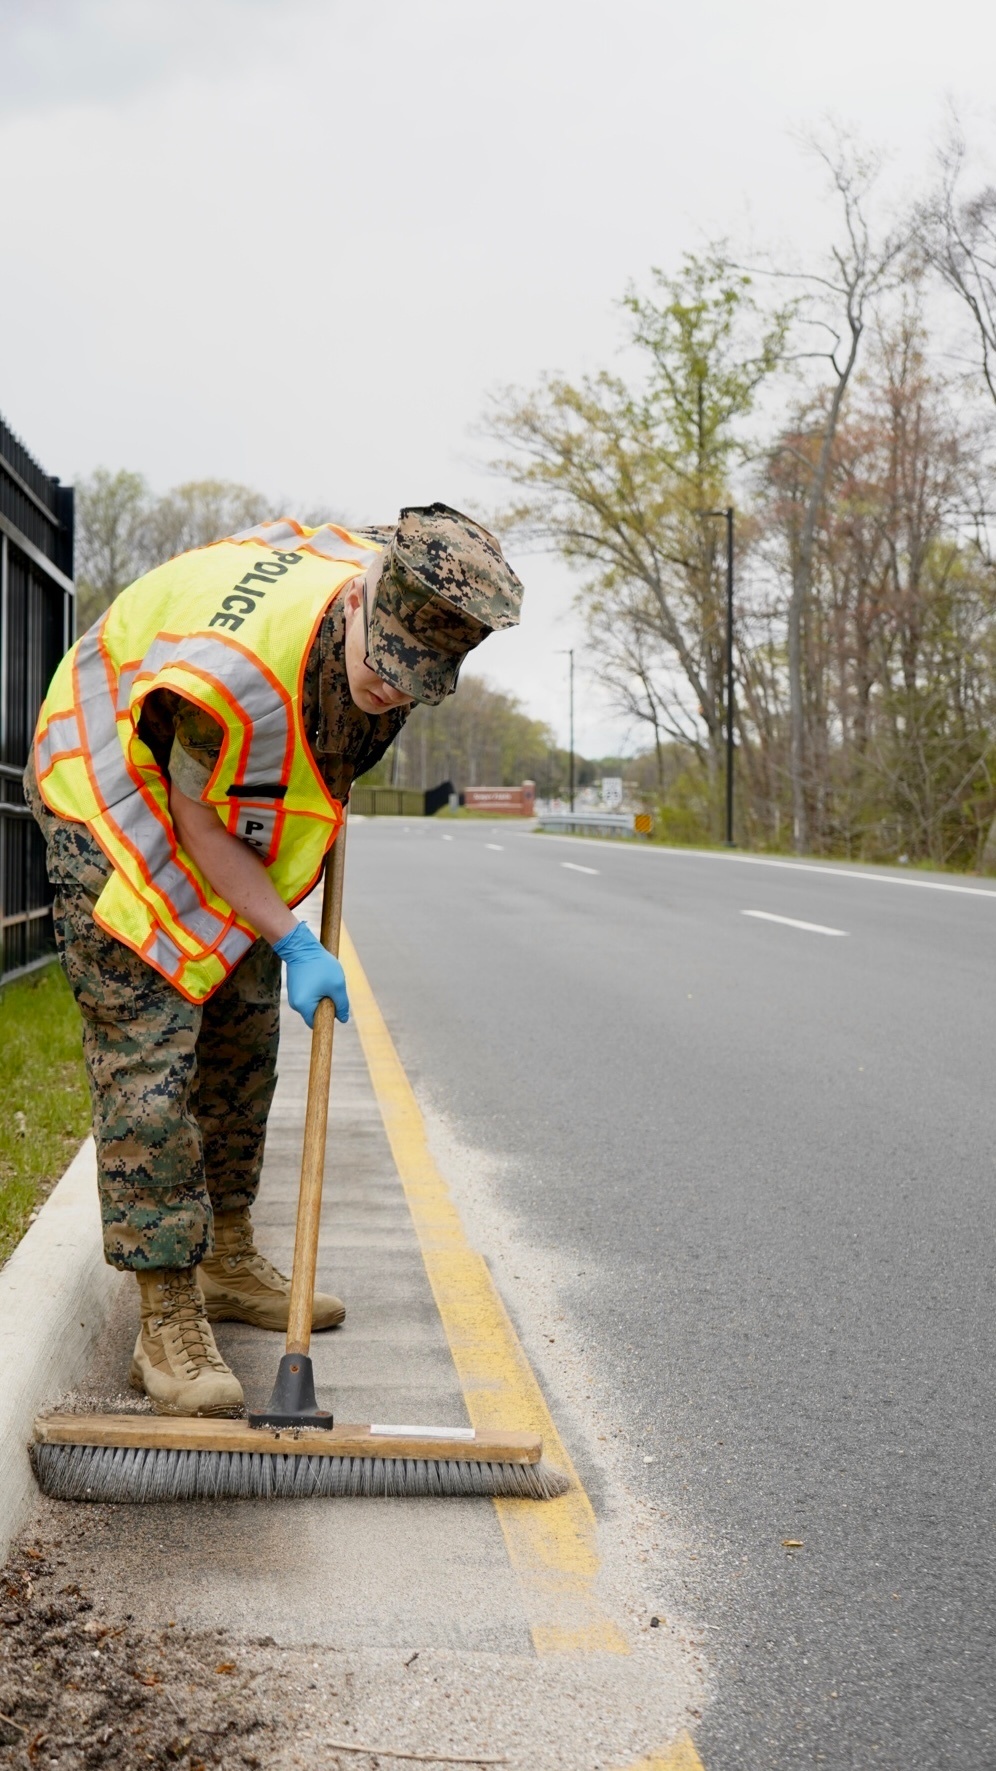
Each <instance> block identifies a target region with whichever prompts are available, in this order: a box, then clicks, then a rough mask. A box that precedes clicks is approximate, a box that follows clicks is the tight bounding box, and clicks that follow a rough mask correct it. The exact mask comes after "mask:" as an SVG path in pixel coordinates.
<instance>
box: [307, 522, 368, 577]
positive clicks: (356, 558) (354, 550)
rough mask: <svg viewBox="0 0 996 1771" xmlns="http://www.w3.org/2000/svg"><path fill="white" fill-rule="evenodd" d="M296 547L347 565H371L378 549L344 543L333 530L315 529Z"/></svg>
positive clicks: (350, 542)
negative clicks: (342, 561)
mask: <svg viewBox="0 0 996 1771" xmlns="http://www.w3.org/2000/svg"><path fill="white" fill-rule="evenodd" d="M298 547H299V548H300V549H302V550H303V552H305V553H317V554H320V555H321V557H322V559H323V560H345V561H346V562H347V564H349V565H357V566H363V567H364V568H366V567H367V566H371V565H373V562H374V560H375V559H376V558H377V556H378V554H379V552H380V549H379V548H377V547H357V546H356V544H355V543H354V542H352V541H344V540H343V538H342V536H341V535H337V534H336V533H335V530H334V529H316V530H315V533H314V534H313V535H308V536H306V537H305V539H304V540H303V541H299V542H298Z"/></svg>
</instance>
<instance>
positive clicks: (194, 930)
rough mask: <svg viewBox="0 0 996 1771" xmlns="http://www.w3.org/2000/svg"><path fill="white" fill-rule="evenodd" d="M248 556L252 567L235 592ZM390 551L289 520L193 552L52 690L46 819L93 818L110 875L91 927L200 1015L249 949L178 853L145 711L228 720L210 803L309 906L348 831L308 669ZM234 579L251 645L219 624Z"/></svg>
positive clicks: (72, 657)
mask: <svg viewBox="0 0 996 1771" xmlns="http://www.w3.org/2000/svg"><path fill="white" fill-rule="evenodd" d="M236 546H238V549H239V551H238V552H237V553H236V551H235V549H236ZM245 546H248V548H249V557H250V562H251V566H252V570H251V572H249V573H248V574H247V575H246V576H245V578H244V579H241V578H240V574H242V573H244V572H245V567H244V565H242V564H241V563H240V562H241V561H242V560H245V558H246V553H245V550H244V549H245ZM379 551H380V550H379V549H378V547H377V546H376V544H371V545H370V546H367V545H365V544H364V542H363V538H362V537H360V536H356V535H353V534H351V533H350V532H349V531H348V530H345V529H339V528H338V526H337V525H333V524H326V525H322V526H321V527H320V528H317V529H310V528H307V527H305V526H303V525H302V524H300V523H294V522H292V521H290V520H286V521H285V520H281V521H279V522H274V523H265V524H262V525H258V526H257V527H256V528H255V529H252V530H249V531H247V532H246V533H245V534H244V536H242V537H238V538H232V537H230V538H229V539H228V541H227V542H224V541H223V542H218V543H215V544H214V545H213V546H212V547H209V548H203V549H200V550H196V551H195V552H194V553H191V554H185V555H182V556H181V557H180V558H178V559H177V560H174V561H170V562H168V563H167V564H166V565H165V566H161V567H157V568H156V569H155V570H154V571H153V572H151V573H149V574H148V575H147V577H146V578H145V579H142V580H141V581H139V582H138V583H136V584H135V585H133V586H130V587H129V588H128V589H127V590H126V591H124V592H122V594H121V596H120V597H119V598H117V599H116V600H115V602H114V604H113V605H112V607H111V609H110V610H109V611H108V612H107V614H106V615H105V616H103V617H101V619H100V621H99V622H98V623H97V624H96V625H95V627H94V628H93V629H92V630H91V631H90V632H89V633H87V634H85V635H84V636H83V638H82V639H81V640H80V641H79V642H78V643H77V645H76V646H74V647H73V649H72V651H71V653H70V654H69V655H68V656H67V658H66V659H65V660H64V662H63V664H62V665H60V667H59V669H58V670H57V672H56V675H55V677H54V679H53V682H52V685H51V686H50V689H49V695H48V699H47V700H46V705H45V708H44V709H43V712H42V716H41V718H40V720H39V726H38V733H37V757H38V763H39V781H40V782H41V781H42V779H43V777H44V780H45V786H44V788H43V796H44V798H45V800H46V803H47V804H48V805H50V807H51V809H52V810H53V811H54V812H56V813H57V814H58V815H59V816H61V817H67V818H79V819H81V820H82V821H83V822H85V823H86V824H87V825H88V827H89V828H90V830H91V832H92V834H93V835H94V837H95V838H96V839H97V840H98V842H99V843H100V845H101V847H102V848H103V850H104V852H105V854H106V855H107V857H108V859H109V861H110V862H111V864H112V873H111V875H110V878H109V879H108V881H107V884H106V885H105V887H104V890H103V892H102V893H101V897H100V900H99V902H98V905H97V907H96V911H95V915H96V919H97V921H98V922H99V924H100V926H101V927H105V928H106V929H107V930H108V932H109V933H110V934H112V935H114V936H115V937H116V938H117V939H119V940H121V941H122V942H123V943H124V944H125V945H126V946H128V947H130V948H131V949H132V950H133V951H134V952H136V953H139V954H141V955H142V956H143V957H144V958H145V959H146V960H147V962H148V963H149V965H151V966H153V967H155V969H156V970H158V971H160V972H161V973H162V974H163V976H165V977H168V978H169V979H170V981H171V983H172V984H173V985H174V987H175V988H176V989H177V990H178V991H179V992H180V993H181V994H182V995H184V996H186V997H187V998H188V999H189V1000H190V1001H192V1002H195V1001H197V1002H199V1001H203V1000H204V999H205V998H206V997H208V996H210V995H211V993H212V991H214V990H215V989H217V988H218V986H219V984H221V983H222V982H223V981H224V979H225V977H226V976H228V974H229V973H230V971H231V970H232V968H233V967H234V966H235V965H237V964H238V963H239V961H240V960H241V959H242V958H243V957H244V955H245V954H246V952H247V951H248V949H249V948H250V946H251V945H252V942H253V940H254V939H255V935H254V933H253V931H252V930H251V929H247V927H246V925H245V924H244V923H241V922H240V921H239V919H238V918H237V917H236V916H235V913H234V911H233V910H232V909H231V907H230V906H229V905H228V904H226V903H225V902H224V900H223V899H222V897H221V896H220V894H219V893H218V892H216V891H215V890H214V888H213V887H212V886H211V884H210V882H209V881H208V880H206V879H205V878H204V877H203V876H202V875H201V873H200V870H199V869H198V867H197V866H196V864H195V863H194V861H193V860H192V859H191V858H190V857H189V856H187V855H186V854H185V853H184V851H183V849H182V848H181V847H180V846H179V843H178V839H177V834H176V831H175V829H174V826H173V820H172V817H171V815H170V809H169V776H168V771H167V770H165V769H163V768H162V767H161V766H160V765H159V764H158V763H157V762H156V759H155V757H154V755H153V754H152V752H151V751H150V749H149V746H148V744H147V743H144V742H142V741H141V740H140V737H139V723H140V718H141V710H142V705H143V702H144V700H145V698H146V697H147V696H148V695H149V694H150V693H151V692H152V691H153V690H154V689H162V690H167V691H170V692H171V693H173V694H175V695H178V696H180V697H182V698H184V699H186V700H188V701H190V702H193V703H194V704H195V705H196V706H199V707H201V708H203V709H204V711H205V713H207V714H209V715H210V716H211V718H212V719H213V720H214V721H216V722H217V724H218V726H219V727H220V729H221V734H222V743H221V747H220V751H219V755H218V760H217V762H216V764H215V766H214V768H213V770H212V772H211V774H210V777H209V779H208V782H207V786H206V787H205V789H204V792H203V795H202V799H203V801H204V803H205V804H207V805H210V806H212V807H213V808H214V810H215V812H216V813H217V815H218V817H219V819H220V821H221V823H222V825H223V826H224V828H226V829H227V830H228V831H229V832H230V833H232V834H233V835H234V836H236V837H237V838H238V839H239V840H241V841H243V842H246V843H250V844H252V846H253V847H254V848H255V850H256V852H257V853H258V854H259V855H260V856H261V857H262V859H263V861H264V864H265V865H266V866H267V868H268V869H269V873H270V878H271V879H272V881H273V884H274V886H275V888H276V890H277V891H278V893H279V894H280V896H281V897H282V898H283V899H284V901H285V902H286V903H297V902H299V901H300V898H301V897H302V896H303V895H304V892H305V891H307V890H309V889H310V887H311V884H312V883H313V880H314V878H315V877H316V875H317V874H318V873H319V872H320V868H321V862H322V858H323V856H324V854H325V852H326V851H327V849H328V847H329V846H330V844H331V842H332V840H333V839H334V837H335V834H336V831H337V830H338V828H339V825H340V824H341V820H342V808H341V806H340V804H339V802H338V801H337V800H335V799H333V798H332V796H331V794H330V793H329V791H328V788H327V787H326V785H325V782H324V779H323V776H322V773H321V770H320V769H319V766H318V764H317V762H316V760H315V758H314V756H313V754H312V751H311V748H310V745H309V733H308V731H307V730H306V728H305V726H304V724H303V719H302V705H303V701H302V696H303V679H304V672H305V666H306V661H307V658H308V656H309V655H310V651H311V648H312V647H313V645H314V642H315V637H316V635H317V632H318V629H319V625H320V623H321V621H322V619H323V617H324V615H325V613H326V611H327V609H328V607H329V605H330V603H331V602H332V601H333V599H334V598H335V597H336V596H337V595H338V594H339V592H340V591H341V590H342V588H343V586H344V585H345V584H347V583H348V582H349V580H350V579H351V578H352V577H353V576H354V575H355V573H356V571H357V569H362V568H363V567H364V566H365V565H366V564H367V563H368V562H369V561H370V560H372V559H374V558H376V556H377V553H378V552H379ZM281 553H283V554H284V556H285V557H284V558H280V557H279V556H280V554H281ZM233 568H234V570H233ZM236 580H238V581H239V582H240V583H244V584H245V585H246V586H247V589H246V591H245V596H244V598H243V601H244V602H247V603H249V604H251V605H252V606H251V607H248V608H246V609H245V611H244V613H241V612H240V621H239V626H240V627H241V632H239V633H238V634H235V633H233V632H231V631H225V632H220V631H218V630H217V629H216V628H212V626H211V623H212V622H213V621H214V620H215V617H216V615H217V613H218V610H219V605H223V604H224V602H225V598H226V597H229V598H230V597H231V596H233V595H234V594H235V591H236V590H238V584H236ZM250 581H251V582H250ZM233 586H234V587H235V589H234V590H233V588H232V587H233ZM240 594H241V593H240ZM246 623H248V624H246Z"/></svg>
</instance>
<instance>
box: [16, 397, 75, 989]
mask: <svg viewBox="0 0 996 1771" xmlns="http://www.w3.org/2000/svg"><path fill="white" fill-rule="evenodd" d="M74 610H75V604H74V597H73V489H72V487H71V486H62V485H60V484H59V481H58V480H57V479H51V478H50V477H49V476H48V475H47V474H45V473H43V472H42V470H41V468H40V467H39V466H38V463H37V461H35V460H34V458H33V457H32V456H31V455H29V454H28V451H27V449H25V447H24V445H23V444H22V443H20V442H18V440H17V438H16V437H15V436H14V435H13V433H12V432H11V431H10V430H8V428H7V426H6V424H5V423H4V421H3V419H2V418H0V979H5V978H9V977H11V976H12V975H13V974H16V973H17V972H22V971H27V970H28V969H29V968H30V967H32V966H35V965H39V964H41V963H42V961H44V960H45V959H47V958H48V957H49V955H50V954H51V952H52V916H51V892H50V890H49V885H48V880H47V878H46V876H45V846H44V844H43V842H42V840H41V835H40V832H39V830H38V828H37V826H36V824H35V821H34V819H33V818H32V816H31V814H30V812H29V811H28V809H27V806H26V805H25V803H24V793H23V791H22V788H21V774H22V772H23V769H24V765H25V763H26V762H27V760H28V750H29V747H30V744H31V735H32V732H33V731H34V725H35V719H36V718H37V714H38V709H39V707H40V706H41V702H42V698H43V696H44V694H45V690H46V689H47V687H48V684H49V679H50V677H51V675H52V672H53V671H54V669H55V667H56V665H57V664H58V662H59V659H60V658H61V657H62V654H63V652H65V650H66V649H67V647H68V646H70V645H71V644H72V641H73V639H74V637H75V635H74Z"/></svg>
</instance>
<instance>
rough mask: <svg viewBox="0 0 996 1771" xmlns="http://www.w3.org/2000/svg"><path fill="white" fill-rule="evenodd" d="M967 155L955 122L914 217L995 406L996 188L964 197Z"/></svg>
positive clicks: (923, 248) (919, 239)
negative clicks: (968, 330) (964, 319)
mask: <svg viewBox="0 0 996 1771" xmlns="http://www.w3.org/2000/svg"><path fill="white" fill-rule="evenodd" d="M967 158H968V150H967V146H966V143H965V138H964V135H963V134H962V131H961V129H960V128H959V126H958V124H957V122H955V124H954V125H953V127H952V130H951V133H950V135H949V138H948V140H947V142H946V143H945V145H944V147H943V148H942V149H941V151H940V154H939V155H938V162H939V166H938V179H937V184H936V186H935V188H934V190H933V192H932V193H931V195H930V197H929V198H928V200H927V201H926V202H925V203H924V204H922V205H921V207H920V209H919V210H918V212H917V217H916V236H917V243H918V245H919V248H920V251H921V253H922V255H923V258H924V261H925V262H926V263H927V264H928V265H930V267H931V269H933V270H934V271H936V272H937V273H938V275H939V276H940V277H941V278H942V279H943V281H944V282H945V283H946V284H947V286H948V288H949V289H952V290H953V291H954V293H955V294H956V295H957V296H958V298H959V300H960V301H961V302H962V303H963V304H964V306H965V307H966V308H967V310H968V313H969V315H970V316H971V319H972V323H973V326H974V329H975V332H976V335H977V338H978V346H979V353H980V367H981V369H982V378H983V380H984V382H985V385H986V387H987V389H988V391H989V396H990V398H991V399H992V401H993V403H994V405H996V187H994V186H993V185H991V184H986V185H983V186H982V188H981V190H978V191H976V192H975V194H974V195H973V196H963V195H962V188H961V187H962V184H963V180H964V177H965V168H966V161H967Z"/></svg>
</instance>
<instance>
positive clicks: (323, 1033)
mask: <svg viewBox="0 0 996 1771" xmlns="http://www.w3.org/2000/svg"><path fill="white" fill-rule="evenodd" d="M345 872H346V813H345V812H343V817H342V828H341V829H340V831H339V834H338V836H337V837H336V839H335V842H334V843H333V845H332V852H331V854H330V855H329V858H328V860H327V861H326V863H325V889H324V892H323V893H322V937H321V939H322V946H323V947H327V948H328V950H329V952H330V953H334V954H335V955H336V957H337V958H338V956H339V930H340V928H341V926H342V888H343V881H344V878H345ZM334 1032H335V1004H334V1002H333V1001H332V998H331V997H330V996H323V997H322V999H321V1001H320V1002H319V1004H318V1007H317V1009H316V1010H315V1023H314V1027H313V1028H312V1032H311V1069H310V1071H309V1073H308V1100H307V1104H306V1106H305V1110H304V1149H303V1150H302V1152H301V1187H300V1191H299V1193H298V1199H297V1229H296V1231H295V1233H294V1266H293V1268H292V1270H291V1289H290V1315H289V1317H288V1321H287V1351H288V1353H307V1351H308V1348H309V1347H310V1345H311V1311H312V1306H313V1304H314V1301H315V1268H316V1267H317V1265H318V1229H319V1224H320V1222H321V1215H322V1181H323V1178H324V1174H325V1133H326V1128H327V1126H328V1116H329V1083H330V1081H331V1077H332V1036H333V1034H334Z"/></svg>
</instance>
